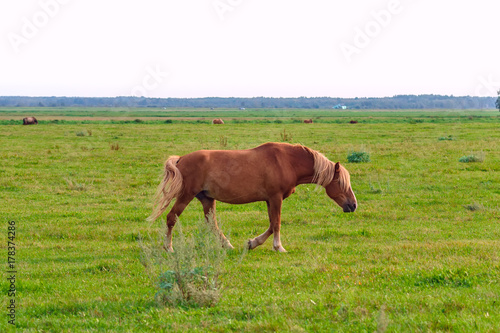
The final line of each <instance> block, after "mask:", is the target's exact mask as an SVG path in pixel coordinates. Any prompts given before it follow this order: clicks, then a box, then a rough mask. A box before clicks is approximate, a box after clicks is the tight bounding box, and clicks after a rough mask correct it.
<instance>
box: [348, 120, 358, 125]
mask: <svg viewBox="0 0 500 333" xmlns="http://www.w3.org/2000/svg"><path fill="white" fill-rule="evenodd" d="M349 123H350V124H357V123H358V121H357V120H351V121H350V122H349Z"/></svg>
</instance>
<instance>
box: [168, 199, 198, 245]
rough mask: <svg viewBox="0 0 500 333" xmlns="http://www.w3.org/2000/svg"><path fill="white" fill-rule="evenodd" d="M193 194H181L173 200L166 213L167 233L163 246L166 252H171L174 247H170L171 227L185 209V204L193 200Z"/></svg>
mask: <svg viewBox="0 0 500 333" xmlns="http://www.w3.org/2000/svg"><path fill="white" fill-rule="evenodd" d="M193 197H194V196H181V197H179V198H177V200H175V203H174V205H173V206H172V209H171V210H170V212H168V214H167V234H166V239H165V245H164V248H165V250H167V251H168V252H173V251H174V249H173V247H172V229H173V228H174V226H175V223H176V222H177V219H178V218H179V216H180V215H181V214H182V212H183V211H184V209H186V207H187V205H188V204H189V203H190V202H191V200H193Z"/></svg>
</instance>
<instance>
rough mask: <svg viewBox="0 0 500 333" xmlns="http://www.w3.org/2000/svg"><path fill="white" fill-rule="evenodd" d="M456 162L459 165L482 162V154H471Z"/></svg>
mask: <svg viewBox="0 0 500 333" xmlns="http://www.w3.org/2000/svg"><path fill="white" fill-rule="evenodd" d="M458 161H459V162H461V163H476V162H483V161H484V154H483V153H479V154H471V155H466V156H462V157H460V158H459V159H458Z"/></svg>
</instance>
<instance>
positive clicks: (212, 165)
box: [148, 142, 357, 252]
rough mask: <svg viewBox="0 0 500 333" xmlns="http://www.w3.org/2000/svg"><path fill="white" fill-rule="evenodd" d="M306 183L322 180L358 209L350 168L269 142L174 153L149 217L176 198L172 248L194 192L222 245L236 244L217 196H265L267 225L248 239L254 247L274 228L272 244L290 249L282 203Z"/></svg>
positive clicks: (234, 200)
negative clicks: (222, 225)
mask: <svg viewBox="0 0 500 333" xmlns="http://www.w3.org/2000/svg"><path fill="white" fill-rule="evenodd" d="M308 183H313V184H318V185H320V186H323V187H324V188H325V189H326V194H327V195H328V196H329V197H330V198H331V199H333V200H334V201H335V202H336V203H337V204H338V205H339V206H340V207H342V208H343V210H344V212H354V211H355V210H356V207H357V201H356V197H355V195H354V193H353V191H352V189H351V183H350V176H349V172H348V171H347V170H346V169H345V168H344V167H343V166H342V165H340V163H333V162H331V161H330V160H328V159H327V158H326V157H325V156H324V155H323V154H321V153H319V152H317V151H315V150H312V149H310V148H307V147H305V146H302V145H291V144H288V143H274V142H271V143H266V144H263V145H261V146H258V147H257V148H253V149H247V150H198V151H195V152H193V153H190V154H187V155H184V156H182V157H179V156H171V157H169V158H168V159H167V161H166V162H165V172H164V176H163V180H162V182H161V183H160V185H159V187H158V191H157V194H156V206H155V208H154V210H153V213H152V214H151V216H150V217H149V218H148V219H149V220H150V221H154V220H156V219H157V218H158V217H160V215H161V214H162V213H163V212H165V210H166V209H167V208H168V206H169V204H170V202H171V201H172V200H173V199H174V198H175V199H176V201H175V203H174V205H173V207H172V209H171V210H170V212H169V213H168V215H167V226H168V229H167V235H166V245H165V249H166V250H167V251H172V250H173V249H172V228H173V227H174V225H175V222H176V220H177V218H178V217H179V216H180V215H181V213H182V212H183V210H184V209H185V208H186V206H187V205H188V204H189V203H190V202H191V200H193V199H194V198H195V197H196V198H197V199H198V200H200V201H201V203H202V205H203V211H204V213H205V217H206V218H207V221H208V218H209V217H211V218H213V221H214V224H215V225H214V227H215V229H216V231H217V232H219V234H220V238H221V241H222V242H223V244H224V246H225V247H228V248H233V246H232V245H231V243H230V242H229V241H228V240H227V239H226V237H225V236H224V235H223V234H222V232H220V231H219V229H218V227H217V221H216V219H215V200H219V201H222V202H226V203H230V204H245V203H249V202H255V201H265V202H266V203H267V209H268V214H269V222H270V224H269V228H268V229H267V230H266V232H264V233H263V234H262V235H260V236H258V237H256V238H254V239H251V240H249V241H248V247H249V248H250V249H253V248H255V247H257V246H259V245H261V244H263V243H264V242H265V241H266V239H267V238H268V237H269V236H270V235H271V234H273V235H274V241H273V248H274V250H276V251H280V252H286V251H285V249H284V248H283V246H282V245H281V240H280V226H281V205H282V202H283V199H286V198H287V197H288V196H290V195H291V194H292V193H294V192H295V187H296V186H297V185H300V184H308Z"/></svg>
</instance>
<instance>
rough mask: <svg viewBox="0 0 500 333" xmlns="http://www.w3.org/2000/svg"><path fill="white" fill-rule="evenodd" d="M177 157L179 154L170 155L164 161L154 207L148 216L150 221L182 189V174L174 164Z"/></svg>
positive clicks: (163, 209)
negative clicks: (161, 178)
mask: <svg viewBox="0 0 500 333" xmlns="http://www.w3.org/2000/svg"><path fill="white" fill-rule="evenodd" d="M179 158H180V157H179V156H170V157H169V158H168V159H167V161H166V162H165V171H164V174H163V180H162V181H161V183H160V185H159V186H158V190H157V191H156V195H155V208H154V209H153V213H152V214H151V216H149V217H148V221H151V222H152V221H154V220H156V219H157V218H158V217H160V215H161V214H163V212H165V211H166V210H167V208H168V205H170V202H172V200H173V199H174V198H177V196H178V195H179V193H180V192H181V191H182V185H183V184H182V174H181V172H180V171H179V169H178V168H177V166H176V164H177V162H178V161H179Z"/></svg>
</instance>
